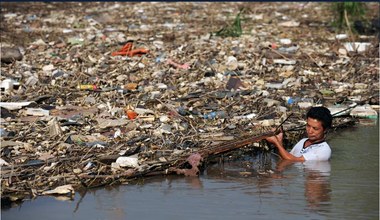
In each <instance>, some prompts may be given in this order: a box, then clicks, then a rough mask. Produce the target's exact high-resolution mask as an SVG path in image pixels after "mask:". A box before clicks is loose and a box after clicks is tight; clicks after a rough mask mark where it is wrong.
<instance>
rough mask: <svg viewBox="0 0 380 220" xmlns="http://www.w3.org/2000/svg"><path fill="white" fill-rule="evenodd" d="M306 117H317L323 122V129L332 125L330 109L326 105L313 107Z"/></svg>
mask: <svg viewBox="0 0 380 220" xmlns="http://www.w3.org/2000/svg"><path fill="white" fill-rule="evenodd" d="M306 118H313V119H317V120H318V121H320V122H322V126H323V129H324V130H326V129H328V128H331V125H332V116H331V113H330V110H328V109H327V108H326V107H323V106H321V107H312V108H311V109H310V110H309V111H308V112H307V114H306Z"/></svg>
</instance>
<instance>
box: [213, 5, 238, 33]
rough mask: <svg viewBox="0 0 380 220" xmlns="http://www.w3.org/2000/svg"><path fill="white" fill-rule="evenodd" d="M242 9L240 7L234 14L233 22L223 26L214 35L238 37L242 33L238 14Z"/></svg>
mask: <svg viewBox="0 0 380 220" xmlns="http://www.w3.org/2000/svg"><path fill="white" fill-rule="evenodd" d="M243 11H244V9H241V10H240V11H239V13H238V14H237V15H236V17H235V20H234V22H233V23H232V24H231V25H227V26H226V27H223V28H222V29H220V30H219V31H217V32H216V33H215V35H216V36H221V37H240V36H241V34H242V33H243V30H242V28H241V18H240V15H241V14H242V12H243Z"/></svg>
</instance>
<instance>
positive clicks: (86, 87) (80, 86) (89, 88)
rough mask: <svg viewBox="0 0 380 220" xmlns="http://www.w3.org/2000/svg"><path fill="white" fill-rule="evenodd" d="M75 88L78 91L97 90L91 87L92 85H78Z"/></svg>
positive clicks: (93, 86)
mask: <svg viewBox="0 0 380 220" xmlns="http://www.w3.org/2000/svg"><path fill="white" fill-rule="evenodd" d="M77 88H78V89H79V90H91V91H95V90H98V87H97V86H96V85H92V84H84V85H78V86H77Z"/></svg>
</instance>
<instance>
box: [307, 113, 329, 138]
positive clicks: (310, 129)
mask: <svg viewBox="0 0 380 220" xmlns="http://www.w3.org/2000/svg"><path fill="white" fill-rule="evenodd" d="M306 122H307V124H306V132H307V137H308V138H309V140H310V141H311V142H316V141H320V140H323V138H324V136H325V134H324V132H325V129H323V126H322V122H321V121H319V120H317V119H314V118H307V121H306Z"/></svg>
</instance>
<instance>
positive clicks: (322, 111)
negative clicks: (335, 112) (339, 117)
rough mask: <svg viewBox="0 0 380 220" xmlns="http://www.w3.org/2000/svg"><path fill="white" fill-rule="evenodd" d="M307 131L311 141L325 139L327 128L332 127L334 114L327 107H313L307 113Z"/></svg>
mask: <svg viewBox="0 0 380 220" xmlns="http://www.w3.org/2000/svg"><path fill="white" fill-rule="evenodd" d="M306 117H307V121H306V132H307V136H308V138H309V140H310V141H311V142H318V141H321V140H323V139H324V137H325V135H326V132H327V129H328V128H331V124H332V116H331V114H330V111H329V110H328V109H327V108H325V107H313V108H311V109H310V110H309V112H308V113H307V114H306Z"/></svg>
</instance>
